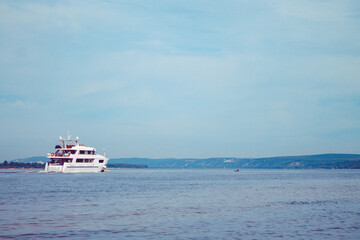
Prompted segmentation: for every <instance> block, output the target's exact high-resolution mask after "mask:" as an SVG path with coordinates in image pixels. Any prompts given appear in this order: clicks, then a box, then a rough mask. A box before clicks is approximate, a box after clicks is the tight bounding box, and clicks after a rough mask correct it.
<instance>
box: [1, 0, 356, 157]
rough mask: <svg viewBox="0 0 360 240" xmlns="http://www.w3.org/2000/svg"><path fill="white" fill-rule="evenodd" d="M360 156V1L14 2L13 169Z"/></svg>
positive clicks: (6, 96) (4, 145) (6, 133)
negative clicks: (128, 160)
mask: <svg viewBox="0 0 360 240" xmlns="http://www.w3.org/2000/svg"><path fill="white" fill-rule="evenodd" d="M68 131H69V132H70V134H71V135H72V136H74V137H75V136H79V138H80V142H81V143H84V144H86V145H89V146H92V147H95V148H96V149H97V150H98V152H99V153H103V151H104V149H105V151H106V153H107V156H109V157H110V158H121V157H149V158H168V157H174V158H185V157H193V158H207V157H267V156H284V155H304V154H320V153H360V1H358V0H311V1H310V0H259V1H246V0H244V1H243V0H236V1H235V0H223V1H213V0H207V1H203V0H196V1H194V0H192V1H188V0H183V1H165V0H143V1H138V0H129V1H127V0H121V1H115V0H108V1H106V0H105V1H104V0H103V1H95V0H92V1H41V0H40V1H21V0H18V1H12V0H11V1H10V0H9V1H6V0H0V136H1V138H0V161H2V160H13V159H17V158H24V157H31V156H45V155H46V153H48V152H52V151H53V149H54V146H55V145H56V144H58V143H59V142H58V138H59V136H67V133H68Z"/></svg>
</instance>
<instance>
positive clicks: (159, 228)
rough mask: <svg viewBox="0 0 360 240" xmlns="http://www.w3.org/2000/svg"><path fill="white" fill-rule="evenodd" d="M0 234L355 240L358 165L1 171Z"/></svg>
mask: <svg viewBox="0 0 360 240" xmlns="http://www.w3.org/2000/svg"><path fill="white" fill-rule="evenodd" d="M0 238H2V239H49V238H69V239H360V170H240V172H234V171H232V170H226V169H212V170H208V169H201V170H187V169H114V170H112V171H111V172H108V173H96V174H88V173H81V174H59V173H57V174H51V173H40V172H30V171H24V170H1V172H0Z"/></svg>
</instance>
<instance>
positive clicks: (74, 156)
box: [45, 136, 109, 173]
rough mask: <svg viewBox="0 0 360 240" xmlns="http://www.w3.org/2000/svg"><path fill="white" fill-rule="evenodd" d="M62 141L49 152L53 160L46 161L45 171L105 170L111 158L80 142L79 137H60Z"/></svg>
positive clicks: (48, 156) (48, 155) (49, 156)
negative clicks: (53, 150)
mask: <svg viewBox="0 0 360 240" xmlns="http://www.w3.org/2000/svg"><path fill="white" fill-rule="evenodd" d="M60 141H61V143H62V144H61V145H56V146H55V152H53V153H48V154H47V158H49V159H51V161H49V162H47V163H46V165H45V172H63V173H75V172H104V170H105V168H106V164H107V163H108V161H109V158H106V157H105V156H102V155H99V154H97V153H96V149H95V148H93V147H86V146H85V145H84V144H79V143H78V141H79V138H78V137H76V138H75V139H71V137H70V136H68V139H64V138H62V137H60ZM68 143H69V144H68ZM104 155H105V154H104Z"/></svg>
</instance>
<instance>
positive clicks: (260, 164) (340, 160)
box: [13, 154, 360, 169]
mask: <svg viewBox="0 0 360 240" xmlns="http://www.w3.org/2000/svg"><path fill="white" fill-rule="evenodd" d="M13 161H16V162H24V163H29V162H46V161H47V158H46V157H30V158H21V159H15V160H13ZM118 164H125V165H122V166H126V165H129V166H131V165H140V166H145V165H146V166H148V167H149V168H233V169H235V168H268V169H276V168H290V169H291V168H299V169H300V168H301V169H307V168H308V169H310V168H329V169H331V168H335V169H345V168H353V169H360V154H319V155H304V156H283V157H269V158H233V157H222V158H205V159H199V158H181V159H179V158H163V159H151V158H113V159H110V161H109V164H108V165H109V166H111V165H118ZM114 167H115V166H114Z"/></svg>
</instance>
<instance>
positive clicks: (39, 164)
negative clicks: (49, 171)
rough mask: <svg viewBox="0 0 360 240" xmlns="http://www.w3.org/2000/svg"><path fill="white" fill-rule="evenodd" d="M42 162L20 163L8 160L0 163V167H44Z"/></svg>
mask: <svg viewBox="0 0 360 240" xmlns="http://www.w3.org/2000/svg"><path fill="white" fill-rule="evenodd" d="M44 167H45V164H44V163H21V162H8V161H6V160H5V161H4V162H3V163H0V168H44Z"/></svg>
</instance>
